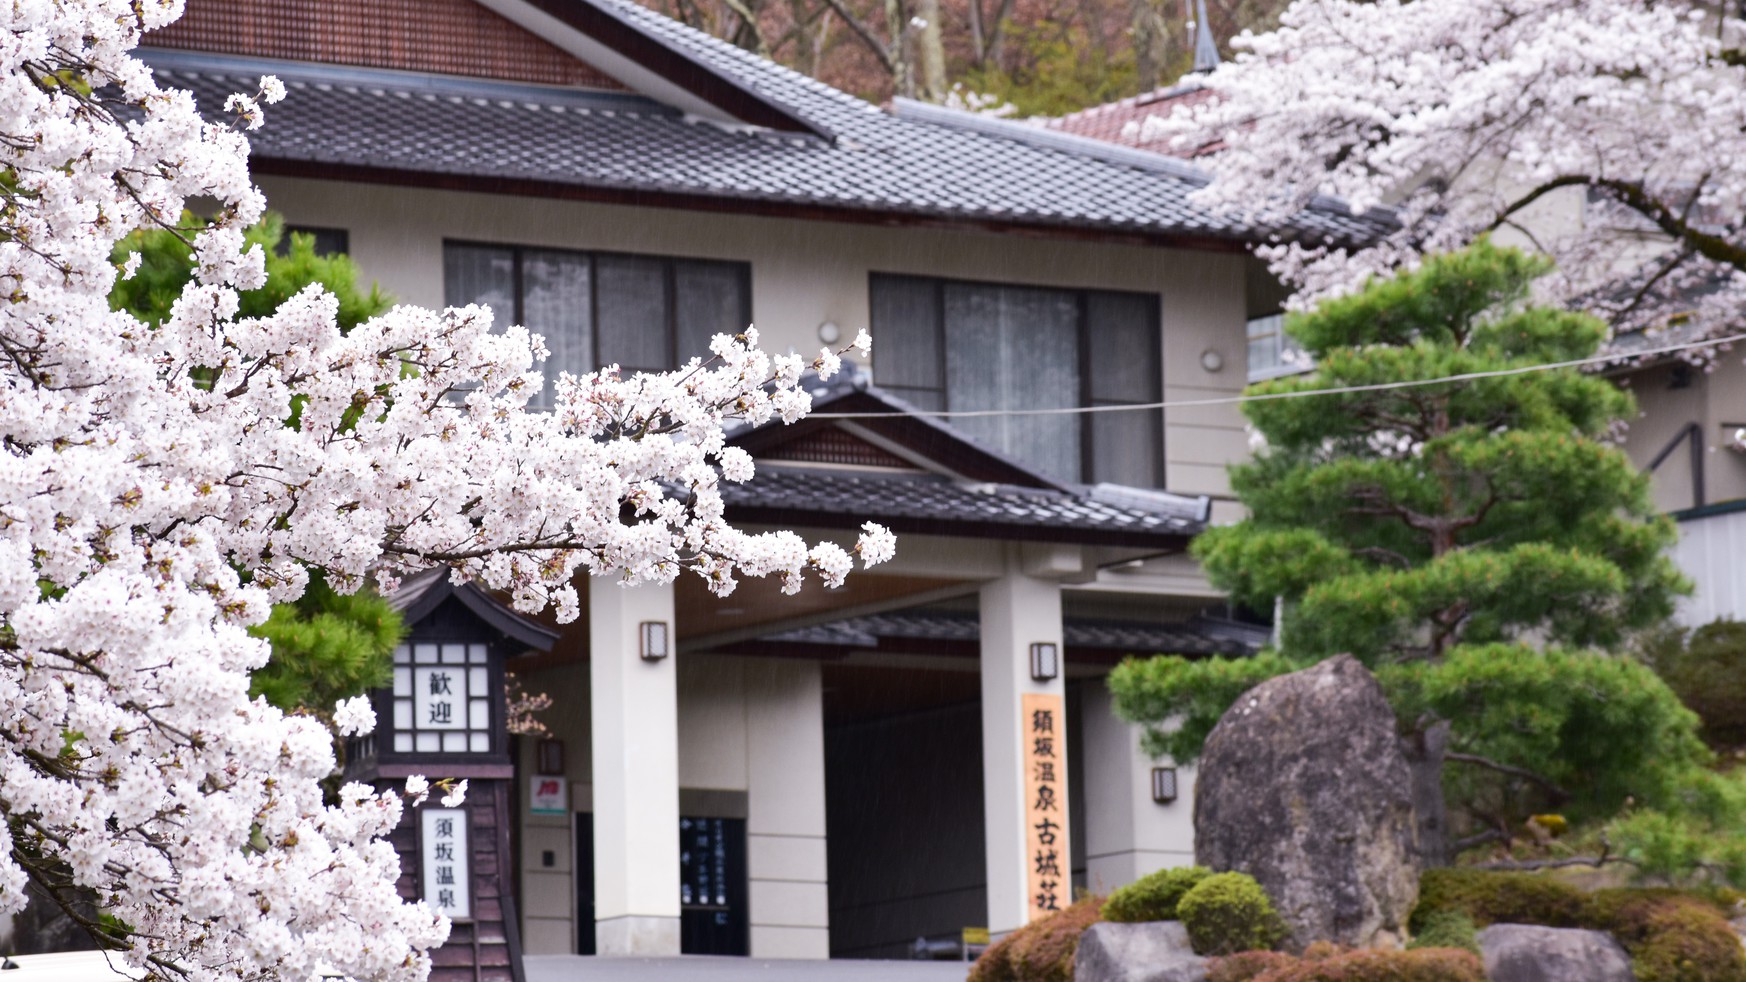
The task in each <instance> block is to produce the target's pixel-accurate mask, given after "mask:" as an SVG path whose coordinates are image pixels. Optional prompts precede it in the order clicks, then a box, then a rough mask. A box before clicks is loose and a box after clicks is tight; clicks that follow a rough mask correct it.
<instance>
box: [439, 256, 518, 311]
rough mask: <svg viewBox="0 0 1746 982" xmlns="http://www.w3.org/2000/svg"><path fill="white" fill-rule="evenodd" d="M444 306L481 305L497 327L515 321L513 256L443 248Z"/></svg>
mask: <svg viewBox="0 0 1746 982" xmlns="http://www.w3.org/2000/svg"><path fill="white" fill-rule="evenodd" d="M443 303H444V304H445V305H447V306H450V307H465V306H466V305H468V304H470V303H477V304H484V305H486V306H488V307H490V308H491V311H492V313H493V314H495V315H496V321H495V323H496V324H497V326H498V327H500V328H501V327H505V326H507V325H509V324H511V323H514V321H515V252H514V251H513V250H510V249H504V248H499V247H497V246H475V245H456V244H453V243H450V244H447V245H445V246H443Z"/></svg>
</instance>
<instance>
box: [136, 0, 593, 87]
mask: <svg viewBox="0 0 1746 982" xmlns="http://www.w3.org/2000/svg"><path fill="white" fill-rule="evenodd" d="M145 43H146V44H148V45H153V46H156V47H160V48H178V49H184V50H193V51H211V52H217V53H221V54H232V55H251V56H256V57H263V58H286V59H291V60H296V61H316V62H327V63H332V64H341V65H356V66H361V67H366V68H391V69H400V70H403V71H414V72H432V73H435V74H440V75H466V76H471V77H476V78H492V79H502V80H504V81H511V82H532V83H535V84H541V85H566V86H580V87H585V88H590V89H609V90H615V91H622V90H623V89H624V86H622V85H620V84H619V83H618V82H617V81H615V80H614V79H612V78H611V77H609V76H607V75H606V74H604V73H603V72H601V71H599V70H598V69H596V68H594V67H593V66H591V65H588V64H586V63H584V62H581V61H578V60H577V59H576V58H574V57H571V56H570V55H569V54H568V53H567V52H565V51H563V50H561V49H559V48H557V47H556V46H554V45H552V44H551V43H549V42H547V41H545V40H543V39H542V38H539V37H537V36H535V35H533V34H530V33H528V32H527V31H525V30H523V29H522V28H521V27H519V26H517V25H515V24H513V23H510V22H509V21H508V20H507V19H505V18H504V17H502V16H501V15H499V14H497V13H495V12H493V11H490V10H487V9H485V8H484V7H481V6H479V5H478V4H477V3H474V2H473V0H188V6H187V12H186V13H184V14H183V15H182V19H181V20H179V21H176V22H175V23H174V24H171V25H170V26H168V27H165V28H163V29H161V30H158V31H154V32H152V33H151V34H149V35H147V36H146V38H145Z"/></svg>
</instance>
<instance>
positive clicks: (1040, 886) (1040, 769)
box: [1021, 693, 1073, 921]
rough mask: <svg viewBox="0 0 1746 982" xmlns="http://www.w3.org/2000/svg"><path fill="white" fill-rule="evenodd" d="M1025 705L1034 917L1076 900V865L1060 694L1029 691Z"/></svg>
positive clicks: (1027, 827)
mask: <svg viewBox="0 0 1746 982" xmlns="http://www.w3.org/2000/svg"><path fill="white" fill-rule="evenodd" d="M1021 705H1022V706H1023V707H1024V719H1023V720H1022V721H1021V724H1022V726H1023V733H1024V757H1025V853H1026V862H1025V866H1026V869H1027V871H1028V873H1029V876H1028V882H1029V884H1030V896H1029V903H1030V920H1033V921H1034V920H1036V919H1038V918H1040V917H1045V916H1047V915H1049V914H1051V913H1054V912H1055V911H1058V910H1060V909H1062V908H1063V907H1066V906H1067V905H1068V904H1070V903H1072V902H1073V897H1072V894H1073V864H1072V862H1071V860H1070V859H1069V857H1068V848H1067V725H1066V724H1067V721H1066V719H1065V718H1064V716H1063V714H1062V700H1061V697H1060V696H1053V695H1039V694H1035V693H1027V694H1026V695H1025V696H1024V697H1023V701H1022V703H1021Z"/></svg>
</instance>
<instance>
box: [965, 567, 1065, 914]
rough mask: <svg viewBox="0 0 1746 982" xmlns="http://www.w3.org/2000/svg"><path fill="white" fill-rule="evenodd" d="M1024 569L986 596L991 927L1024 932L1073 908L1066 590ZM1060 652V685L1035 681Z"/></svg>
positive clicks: (985, 778) (985, 768)
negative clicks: (1048, 658)
mask: <svg viewBox="0 0 1746 982" xmlns="http://www.w3.org/2000/svg"><path fill="white" fill-rule="evenodd" d="M1017 567H1018V564H1016V563H1013V564H1010V565H1009V568H1008V572H1007V573H1006V574H1005V575H1004V576H1002V577H1001V578H1000V579H998V580H994V581H993V582H991V583H989V584H987V585H986V586H984V587H983V588H982V592H981V598H980V614H981V620H982V655H981V657H982V664H981V669H982V787H983V791H982V794H983V824H984V826H985V828H986V831H987V872H988V928H989V930H990V931H991V932H993V933H995V934H996V935H1000V934H1005V933H1006V932H1009V931H1012V930H1015V929H1017V928H1020V927H1023V926H1024V925H1025V924H1027V923H1029V922H1030V921H1031V920H1033V919H1034V918H1035V917H1037V916H1040V915H1042V914H1045V913H1047V912H1048V911H1049V910H1051V909H1062V908H1065V907H1067V906H1068V905H1069V904H1071V903H1072V902H1073V877H1072V870H1073V864H1072V860H1071V858H1070V855H1069V853H1070V849H1069V847H1068V842H1069V841H1070V840H1071V836H1070V835H1069V834H1068V833H1069V830H1068V828H1067V780H1068V777H1067V727H1066V691H1067V690H1066V682H1065V667H1066V666H1065V664H1064V652H1063V649H1062V644H1061V588H1060V586H1059V584H1057V583H1056V582H1054V581H1052V580H1048V579H1042V578H1039V577H1036V576H1032V575H1028V574H1027V573H1026V572H1024V571H1022V569H1020V568H1017ZM1034 644H1050V645H1054V658H1055V677H1054V678H1052V679H1048V680H1043V681H1039V680H1036V679H1033V678H1032V677H1031V646H1032V645H1034Z"/></svg>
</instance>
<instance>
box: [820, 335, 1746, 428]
mask: <svg viewBox="0 0 1746 982" xmlns="http://www.w3.org/2000/svg"><path fill="white" fill-rule="evenodd" d="M1736 341H1746V334H1732V335H1729V336H1728V337H1725V338H1707V339H1705V340H1702V341H1686V342H1683V343H1681V344H1670V345H1667V346H1665V347H1660V348H1645V349H1643V350H1642V351H1635V352H1632V353H1631V354H1630V355H1627V356H1624V357H1627V358H1643V357H1647V356H1649V355H1665V354H1672V353H1673V352H1676V351H1689V350H1691V349H1693V348H1706V347H1710V346H1713V345H1724V344H1732V343H1734V342H1736ZM1620 358H1621V356H1620V355H1617V354H1610V355H1594V356H1592V357H1589V358H1576V359H1573V360H1571V361H1554V362H1547V363H1545V364H1541V365H1519V366H1517V367H1515V368H1497V369H1492V370H1491V371H1485V372H1466V373H1463V374H1461V375H1445V376H1443V377H1441V378H1425V379H1409V380H1406V381H1401V382H1373V383H1371V384H1369V385H1341V386H1336V387H1334V388H1328V389H1299V390H1297V391H1294V392H1265V393H1257V394H1255V395H1235V396H1219V397H1217V398H1212V399H1171V400H1165V401H1164V402H1140V403H1129V404H1126V405H1120V406H1065V407H1061V408H1058V409H967V410H951V409H912V410H909V411H906V412H879V413H807V414H806V418H807V419H889V418H893V417H898V418H904V417H915V416H942V417H944V416H950V417H954V418H962V417H970V416H1077V415H1079V414H1081V413H1121V412H1136V411H1139V410H1149V409H1179V408H1182V407H1186V406H1228V405H1232V404H1235V403H1243V402H1267V401H1271V400H1274V399H1301V398H1304V397H1306V396H1334V395H1348V394H1351V393H1355V392H1385V391H1388V390H1391V389H1411V388H1417V387H1419V386H1422V385H1442V384H1444V383H1446V382H1468V381H1472V380H1474V379H1482V378H1503V377H1506V376H1510V375H1527V374H1529V373H1532V372H1547V371H1553V370H1555V369H1559V368H1581V367H1584V366H1586V365H1599V364H1604V363H1606V362H1616V361H1619V360H1620Z"/></svg>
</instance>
